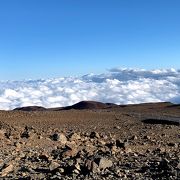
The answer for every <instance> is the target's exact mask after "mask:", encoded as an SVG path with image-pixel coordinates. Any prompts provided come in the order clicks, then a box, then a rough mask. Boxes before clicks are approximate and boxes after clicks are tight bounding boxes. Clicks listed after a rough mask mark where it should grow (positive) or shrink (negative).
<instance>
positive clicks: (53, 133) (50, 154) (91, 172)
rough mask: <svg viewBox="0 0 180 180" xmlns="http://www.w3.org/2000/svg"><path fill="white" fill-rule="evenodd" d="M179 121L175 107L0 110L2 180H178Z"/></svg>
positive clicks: (178, 108) (83, 105)
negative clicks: (19, 179) (22, 179)
mask: <svg viewBox="0 0 180 180" xmlns="http://www.w3.org/2000/svg"><path fill="white" fill-rule="evenodd" d="M179 122H180V106H179V105H174V104H171V103H149V104H139V105H128V106H125V105H123V106H118V105H114V104H104V103H99V102H93V101H87V102H80V103H77V104H75V105H73V106H69V107H65V108H53V109H46V108H43V107H36V106H34V107H24V108H18V109H16V110H14V111H0V141H1V144H0V177H3V178H7V179H15V178H16V179H18V178H24V179H158V178H159V179H167V178H168V179H178V178H180V176H179V169H180V161H179V160H180V150H179V149H180V139H179V138H180V126H179ZM74 151H75V152H74Z"/></svg>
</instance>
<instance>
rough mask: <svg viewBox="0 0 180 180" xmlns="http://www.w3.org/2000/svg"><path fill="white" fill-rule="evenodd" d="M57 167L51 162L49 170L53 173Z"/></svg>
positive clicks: (57, 165)
mask: <svg viewBox="0 0 180 180" xmlns="http://www.w3.org/2000/svg"><path fill="white" fill-rule="evenodd" d="M59 166H60V165H59V164H58V163H57V162H55V161H52V162H51V163H50V166H49V169H50V171H54V170H55V169H57V168H58V167H59Z"/></svg>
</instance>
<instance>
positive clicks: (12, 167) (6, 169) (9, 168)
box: [1, 164, 14, 177]
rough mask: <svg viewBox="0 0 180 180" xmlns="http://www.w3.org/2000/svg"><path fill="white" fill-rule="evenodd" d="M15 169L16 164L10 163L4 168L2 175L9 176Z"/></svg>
mask: <svg viewBox="0 0 180 180" xmlns="http://www.w3.org/2000/svg"><path fill="white" fill-rule="evenodd" d="M13 170H14V166H13V165H12V164H10V165H8V166H7V167H6V168H5V169H3V170H2V172H1V177H5V176H7V175H8V174H9V173H10V172H12V171H13Z"/></svg>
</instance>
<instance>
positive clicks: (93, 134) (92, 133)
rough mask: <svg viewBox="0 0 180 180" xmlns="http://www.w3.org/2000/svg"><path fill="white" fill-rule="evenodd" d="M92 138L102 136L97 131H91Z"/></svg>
mask: <svg viewBox="0 0 180 180" xmlns="http://www.w3.org/2000/svg"><path fill="white" fill-rule="evenodd" d="M90 138H91V139H94V138H100V136H99V134H98V133H97V132H91V134H90Z"/></svg>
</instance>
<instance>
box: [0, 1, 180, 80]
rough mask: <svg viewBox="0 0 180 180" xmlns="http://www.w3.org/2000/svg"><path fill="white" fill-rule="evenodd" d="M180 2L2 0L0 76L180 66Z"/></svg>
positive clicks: (11, 77) (20, 76)
mask: <svg viewBox="0 0 180 180" xmlns="http://www.w3.org/2000/svg"><path fill="white" fill-rule="evenodd" d="M179 21H180V1H179V0H173V1H172V0H146V1H145V0H86V1H85V0H26V1H25V0H16V1H14V0H1V1H0V79H1V80H7V79H27V78H33V79H35V78H47V77H57V76H70V75H72V76H74V75H82V74H86V73H90V72H94V73H101V72H104V71H105V70H106V69H108V68H113V67H132V68H133V67H136V68H145V69H154V68H171V67H174V68H180V23H179Z"/></svg>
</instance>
